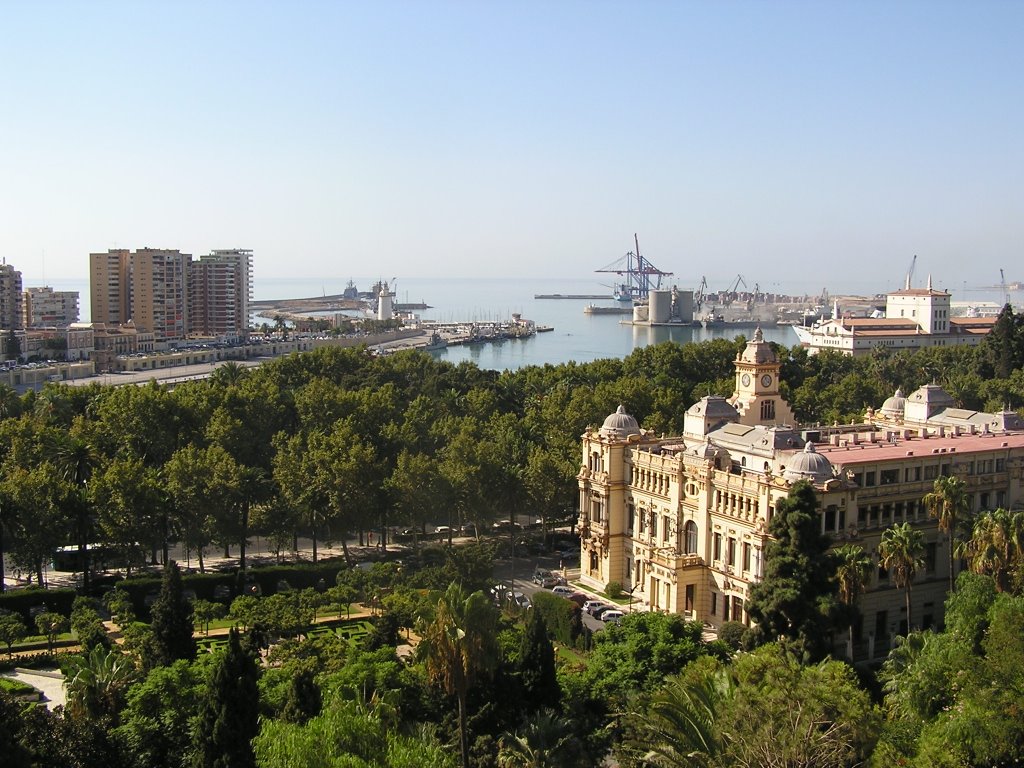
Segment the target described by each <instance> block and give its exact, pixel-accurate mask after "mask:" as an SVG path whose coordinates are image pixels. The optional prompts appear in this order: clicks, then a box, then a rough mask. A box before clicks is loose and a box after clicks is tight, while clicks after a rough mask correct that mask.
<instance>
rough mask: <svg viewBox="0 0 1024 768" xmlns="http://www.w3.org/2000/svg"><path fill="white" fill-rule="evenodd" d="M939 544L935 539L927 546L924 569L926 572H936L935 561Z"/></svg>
mask: <svg viewBox="0 0 1024 768" xmlns="http://www.w3.org/2000/svg"><path fill="white" fill-rule="evenodd" d="M938 548H939V545H938V544H936V543H935V542H934V541H932V542H929V543H928V544H927V545H926V546H925V554H924V570H925V573H935V561H936V555H937V552H938Z"/></svg>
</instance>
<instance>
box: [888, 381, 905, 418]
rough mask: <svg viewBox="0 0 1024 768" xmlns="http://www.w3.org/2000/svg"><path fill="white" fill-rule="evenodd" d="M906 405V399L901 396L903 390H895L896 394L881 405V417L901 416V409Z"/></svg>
mask: <svg viewBox="0 0 1024 768" xmlns="http://www.w3.org/2000/svg"><path fill="white" fill-rule="evenodd" d="M906 405H907V398H906V397H904V395H903V390H902V389H899V388H897V389H896V393H895V394H894V395H893V396H892V397H889V398H886V401H885V402H884V403H882V415H883V416H902V415H903V409H904V408H905V407H906Z"/></svg>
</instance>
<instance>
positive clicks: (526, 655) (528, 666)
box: [518, 611, 562, 712]
mask: <svg viewBox="0 0 1024 768" xmlns="http://www.w3.org/2000/svg"><path fill="white" fill-rule="evenodd" d="M518 672H519V680H520V682H521V683H522V685H523V693H524V694H525V698H526V702H527V708H528V709H529V711H530V712H537V711H539V710H541V709H544V708H548V709H554V710H558V709H559V704H560V701H561V698H562V690H561V688H559V686H558V675H557V674H556V672H555V649H554V646H552V645H551V639H550V638H549V637H548V628H547V624H545V623H544V617H543V616H541V614H540V611H531V614H530V621H529V623H528V624H527V625H526V634H525V635H523V642H522V645H521V647H520V650H519V669H518Z"/></svg>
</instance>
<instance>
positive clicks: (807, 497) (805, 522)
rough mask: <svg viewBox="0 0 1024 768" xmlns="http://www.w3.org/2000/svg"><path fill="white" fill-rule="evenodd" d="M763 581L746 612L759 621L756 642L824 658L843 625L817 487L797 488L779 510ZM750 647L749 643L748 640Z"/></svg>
mask: <svg viewBox="0 0 1024 768" xmlns="http://www.w3.org/2000/svg"><path fill="white" fill-rule="evenodd" d="M768 531H769V533H771V535H772V536H773V540H772V541H770V542H769V543H768V545H767V546H766V547H765V561H764V563H765V565H764V579H763V580H762V581H760V582H759V583H757V584H755V585H754V586H753V587H751V589H750V600H749V601H748V602H747V611H748V612H749V613H750V617H751V618H752V619H753V620H754V621H755V622H757V627H756V630H755V631H753V632H751V633H749V636H750V638H751V639H752V640H753V641H755V642H771V641H774V640H782V641H788V642H790V643H791V645H792V647H793V650H794V651H796V653H797V654H798V655H800V656H802V657H803V658H804V659H805V660H808V661H809V660H817V659H822V658H824V657H825V656H826V655H827V654H828V651H829V648H828V635H829V632H830V631H831V630H832V629H834V628H835V627H836V626H837V625H838V622H839V618H840V609H839V600H838V587H837V585H836V582H835V579H834V575H835V559H834V558H833V557H832V555H830V554H829V552H828V549H829V545H830V543H831V542H830V540H829V538H828V537H827V536H825V535H824V534H822V533H821V517H820V515H819V513H818V503H817V496H816V494H815V492H814V486H813V485H811V484H810V483H809V482H807V481H806V480H802V481H800V482H798V483H796V484H794V485H793V487H792V488H791V489H790V491H789V496H788V497H786V498H785V499H782V500H781V501H779V503H778V504H777V505H776V509H775V515H774V516H773V517H772V522H771V524H770V526H769V528H768ZM745 642H748V640H747V638H746V637H745Z"/></svg>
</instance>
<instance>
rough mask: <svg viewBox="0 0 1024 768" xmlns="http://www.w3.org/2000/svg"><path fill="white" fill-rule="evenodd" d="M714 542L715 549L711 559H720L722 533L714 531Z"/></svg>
mask: <svg viewBox="0 0 1024 768" xmlns="http://www.w3.org/2000/svg"><path fill="white" fill-rule="evenodd" d="M714 543H715V549H714V557H713V558H712V559H713V560H721V559H722V534H720V533H716V534H715V538H714Z"/></svg>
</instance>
